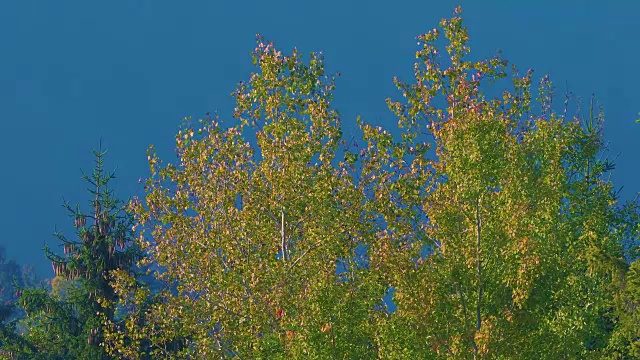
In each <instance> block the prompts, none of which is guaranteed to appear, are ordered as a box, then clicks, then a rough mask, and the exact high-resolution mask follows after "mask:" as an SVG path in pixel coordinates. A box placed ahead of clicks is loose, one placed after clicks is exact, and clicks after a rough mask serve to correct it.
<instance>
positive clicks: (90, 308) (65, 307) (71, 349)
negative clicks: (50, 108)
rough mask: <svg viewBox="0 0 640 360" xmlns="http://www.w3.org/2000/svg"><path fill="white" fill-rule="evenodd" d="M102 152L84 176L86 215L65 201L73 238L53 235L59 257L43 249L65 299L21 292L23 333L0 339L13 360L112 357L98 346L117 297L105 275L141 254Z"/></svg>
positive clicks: (42, 292)
mask: <svg viewBox="0 0 640 360" xmlns="http://www.w3.org/2000/svg"><path fill="white" fill-rule="evenodd" d="M105 153H106V151H102V149H100V150H98V151H94V155H95V158H96V160H95V167H94V169H93V172H92V173H91V174H89V175H85V174H83V179H84V180H85V181H86V182H87V183H88V184H89V186H90V187H89V189H88V191H89V193H90V194H91V200H90V211H89V212H87V213H85V212H82V211H81V209H80V206H76V207H72V206H71V205H70V204H69V203H68V202H66V201H65V203H64V207H65V209H66V210H67V211H69V213H70V216H71V217H72V219H73V224H74V227H75V229H76V235H77V236H76V237H75V238H74V239H70V238H68V237H67V236H65V235H63V234H62V233H61V232H58V231H57V232H55V236H56V238H57V239H58V241H59V245H60V246H61V247H62V249H63V251H62V254H58V253H57V252H55V251H53V250H52V249H50V248H49V247H45V249H44V251H45V254H46V256H47V258H48V259H49V260H51V261H52V267H53V270H54V273H55V274H56V277H57V278H58V280H60V281H66V282H67V284H66V287H65V290H66V291H65V292H64V294H65V295H64V296H61V294H60V293H50V292H49V291H48V290H47V289H44V288H25V289H22V294H21V297H20V300H19V304H20V307H21V308H22V309H23V310H24V311H25V313H26V318H25V319H24V320H23V324H24V326H25V328H26V331H25V334H24V336H23V337H18V336H17V335H16V334H15V333H12V334H10V332H6V333H5V335H7V336H6V337H5V338H4V339H3V340H4V341H6V342H7V345H6V349H9V350H7V352H10V353H12V356H13V357H14V358H19V359H20V358H35V359H109V358H111V357H110V356H108V355H107V353H106V352H105V351H104V348H103V347H101V343H102V342H103V335H102V324H103V322H104V319H105V318H106V319H111V320H113V319H114V318H115V316H116V308H115V307H114V304H115V300H116V299H117V294H116V293H115V292H114V290H113V288H112V287H111V286H110V284H109V281H110V280H109V272H110V271H112V270H116V269H119V270H122V271H126V272H133V271H134V263H135V261H136V260H138V259H139V256H140V251H139V248H138V247H136V246H135V244H134V243H132V241H131V239H132V230H131V227H132V218H131V216H130V215H129V214H127V213H126V212H125V211H124V206H123V203H122V202H121V201H120V200H118V199H116V198H115V197H114V195H113V190H111V189H110V188H109V182H110V181H111V180H113V179H114V178H115V175H114V173H106V172H105V170H104V155H105Z"/></svg>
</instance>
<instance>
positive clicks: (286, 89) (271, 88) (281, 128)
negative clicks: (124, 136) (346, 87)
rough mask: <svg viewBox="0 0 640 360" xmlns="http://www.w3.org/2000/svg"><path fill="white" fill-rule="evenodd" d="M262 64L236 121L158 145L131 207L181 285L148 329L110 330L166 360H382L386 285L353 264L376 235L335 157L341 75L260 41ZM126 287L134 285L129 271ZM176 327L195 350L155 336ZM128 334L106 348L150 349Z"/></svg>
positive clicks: (149, 246)
mask: <svg viewBox="0 0 640 360" xmlns="http://www.w3.org/2000/svg"><path fill="white" fill-rule="evenodd" d="M253 60H254V63H255V64H256V65H257V66H258V67H259V68H260V72H259V73H255V74H253V75H252V76H251V80H250V81H249V83H247V84H244V83H241V84H240V85H239V87H238V90H237V92H235V93H234V95H235V97H236V100H237V107H236V114H235V117H236V119H238V121H237V122H236V123H235V125H231V126H228V127H227V128H223V127H221V126H220V125H219V124H218V122H217V120H216V119H212V118H207V119H205V120H202V121H201V123H200V125H198V126H199V128H195V127H193V124H188V125H187V127H186V128H185V129H183V130H181V131H180V132H179V133H178V135H177V136H176V146H177V152H178V157H179V164H177V165H172V164H168V165H166V166H164V165H162V163H161V161H160V160H159V159H158V158H157V156H156V155H155V153H154V152H153V149H151V150H150V153H149V164H150V167H151V174H152V177H151V179H150V180H149V181H148V182H147V186H148V188H147V189H148V190H147V195H146V199H145V201H144V203H143V202H142V201H136V202H133V204H132V207H133V209H134V212H135V214H136V219H137V221H138V224H137V226H139V227H141V228H142V229H143V232H144V234H143V236H142V237H141V238H140V243H141V244H143V247H144V248H145V250H147V251H149V253H150V255H151V257H150V259H149V260H151V261H154V262H157V265H158V266H159V270H158V271H156V275H157V276H158V277H159V278H160V279H162V280H164V281H166V282H167V283H169V284H175V290H176V291H175V292H174V293H166V294H165V300H164V301H161V302H158V303H156V304H155V305H154V306H152V307H151V308H146V310H145V314H144V318H145V321H144V325H143V326H142V327H140V328H139V330H138V331H137V333H138V334H145V335H135V334H132V333H126V332H121V333H120V334H118V333H115V334H113V339H114V340H115V339H122V338H127V339H134V338H137V339H142V338H147V339H151V341H152V343H155V346H151V347H150V348H151V349H152V351H153V356H155V357H167V358H169V357H171V356H175V357H188V356H195V357H199V358H231V357H237V358H269V359H273V358H301V357H305V358H307V357H308V358H333V357H336V356H347V357H353V358H355V357H358V358H373V357H375V353H376V351H375V347H374V346H373V344H372V341H371V340H372V324H371V317H370V314H371V313H372V312H373V311H374V306H375V305H378V304H379V303H380V298H381V297H382V295H383V294H384V291H385V290H386V287H382V286H379V284H375V283H371V282H367V281H365V279H367V276H368V275H367V274H366V272H365V271H364V269H363V268H362V266H361V264H360V265H358V263H357V261H356V260H355V259H354V256H355V254H356V249H357V247H358V245H359V244H360V243H364V242H366V241H365V240H366V237H367V236H368V234H369V233H370V231H369V229H368V225H367V223H366V222H362V221H361V220H362V219H361V211H360V209H361V205H360V204H361V203H362V201H363V199H362V194H361V193H360V192H359V191H358V189H357V188H356V187H355V185H354V183H353V179H352V177H351V175H349V174H350V172H351V168H352V166H351V165H350V164H349V163H348V162H347V161H338V160H339V158H338V153H339V149H340V148H339V145H340V140H341V135H342V134H341V127H340V121H339V118H338V114H337V112H336V111H335V110H333V109H332V108H331V106H330V101H331V98H332V91H333V89H334V79H333V78H332V77H327V76H325V75H324V65H323V61H322V57H321V55H320V54H311V56H310V60H309V63H308V65H307V64H305V63H304V62H303V61H302V57H301V55H300V54H299V53H298V52H297V50H294V51H293V54H292V55H290V56H283V55H282V54H281V52H279V51H277V50H276V49H274V47H273V45H272V44H271V43H266V42H265V41H264V40H263V39H262V38H260V37H258V46H257V48H256V49H255V51H254V53H253ZM253 136H255V141H256V142H257V146H256V147H255V148H253V147H252V146H251V145H250V144H249V142H247V140H248V138H251V137H253ZM247 137H248V138H247ZM118 284H119V286H120V287H118V291H119V292H120V291H123V292H124V291H125V289H131V288H130V287H128V285H127V284H131V281H130V280H129V279H127V278H126V276H125V277H121V278H120V281H119V282H118ZM131 294H132V296H131V297H130V303H134V304H140V301H139V300H138V301H136V295H135V292H131ZM142 298H144V296H142ZM136 308H144V307H143V306H136ZM136 313H139V312H136ZM130 323H132V324H133V323H136V321H134V320H133V319H132V320H131V322H130ZM178 323H179V324H181V325H177V324H178ZM176 335H178V336H180V337H182V338H184V339H188V342H187V343H188V344H187V346H186V347H184V348H182V349H180V350H179V351H176V352H174V353H170V352H167V351H165V349H164V348H163V347H161V346H158V345H157V344H159V343H162V342H164V341H166V340H167V337H168V338H169V339H170V338H172V337H174V336H176ZM126 342H128V343H129V344H130V346H128V347H127V346H121V345H120V344H119V343H118V341H113V342H112V343H110V344H108V347H110V349H112V351H113V353H114V354H118V355H119V356H121V357H127V358H141V357H142V354H140V352H139V351H137V349H139V342H136V341H125V343H126Z"/></svg>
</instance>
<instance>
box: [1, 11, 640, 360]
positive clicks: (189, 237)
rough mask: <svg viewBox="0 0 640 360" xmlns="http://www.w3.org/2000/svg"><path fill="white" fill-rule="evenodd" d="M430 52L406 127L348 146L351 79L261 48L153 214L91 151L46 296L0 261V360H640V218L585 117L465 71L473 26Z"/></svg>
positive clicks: (148, 183)
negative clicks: (345, 104)
mask: <svg viewBox="0 0 640 360" xmlns="http://www.w3.org/2000/svg"><path fill="white" fill-rule="evenodd" d="M417 41H418V47H417V50H416V52H415V66H414V75H415V77H414V78H413V79H397V78H396V79H394V82H395V85H396V86H397V89H398V92H397V96H396V98H390V99H387V100H386V102H387V105H388V107H389V109H390V111H391V112H392V114H393V116H394V117H395V119H397V124H396V123H389V124H385V126H377V125H375V126H374V125H372V124H370V123H368V122H367V121H366V120H364V119H360V118H358V119H357V126H358V129H357V131H355V135H353V136H351V135H345V129H344V128H343V125H342V119H341V118H340V115H339V112H338V109H335V108H334V107H333V106H332V100H333V92H334V90H335V87H336V78H337V77H338V76H339V74H327V73H326V72H325V67H324V60H323V57H322V55H321V54H320V53H311V54H310V55H308V56H303V55H302V54H301V53H300V52H298V50H296V49H294V50H293V51H292V52H291V53H290V54H283V53H282V52H281V51H279V50H278V49H277V48H276V47H275V45H274V44H273V43H272V42H269V41H267V40H265V39H263V38H262V37H260V36H258V38H257V41H256V47H255V49H254V50H253V52H252V59H253V63H254V65H255V68H256V70H255V72H254V73H252V74H251V75H250V77H249V78H248V80H247V81H244V82H240V83H239V84H238V86H237V89H236V90H235V91H234V92H233V93H232V96H233V97H234V99H235V109H234V115H233V118H230V119H221V118H219V117H217V116H214V115H209V114H207V116H206V117H205V118H204V119H201V120H198V121H196V120H187V121H185V122H184V124H183V126H182V127H181V128H180V130H179V131H178V133H177V134H176V136H175V150H176V154H177V158H176V160H175V161H173V162H170V161H166V159H165V160H163V159H160V158H159V156H158V155H157V154H156V152H155V151H154V149H153V147H151V148H150V149H149V150H148V153H147V159H148V164H149V174H148V176H146V177H145V179H144V180H143V181H144V182H145V188H144V195H143V196H139V197H135V196H134V197H132V198H131V199H129V200H127V201H123V200H121V199H119V198H118V197H116V195H115V194H114V193H113V190H112V188H110V187H109V182H110V180H112V179H113V177H114V176H115V175H114V174H113V173H110V172H108V171H106V170H105V163H104V161H105V157H104V155H105V152H104V151H102V149H100V150H98V151H95V159H96V164H95V167H94V169H93V171H92V172H90V173H87V174H86V175H85V176H84V179H85V181H86V182H87V183H88V184H89V193H88V194H87V195H88V198H89V200H90V201H89V206H88V207H86V208H85V207H83V206H75V205H73V204H65V208H66V210H67V211H68V212H69V214H70V219H71V221H72V222H73V225H74V228H75V229H76V231H75V233H74V234H72V235H70V234H62V233H57V234H56V237H57V244H59V245H60V247H54V248H45V253H46V255H47V257H48V258H49V259H50V260H51V262H52V266H53V269H54V272H55V274H56V277H55V278H54V279H53V280H52V281H51V282H50V286H45V285H43V283H42V282H39V281H38V280H37V279H35V278H34V277H33V276H29V272H21V271H19V270H18V267H17V265H16V264H15V263H11V262H8V261H5V259H4V256H3V254H2V253H0V270H3V271H2V272H1V274H2V276H3V277H2V278H0V281H2V282H1V283H0V299H1V300H2V301H3V303H2V304H0V305H1V307H0V358H5V359H640V262H638V261H637V259H638V249H639V247H638V245H639V241H638V240H639V239H638V238H639V235H640V225H639V224H640V223H639V220H640V218H639V211H638V202H637V201H636V200H635V199H634V200H632V201H626V202H623V201H621V200H620V199H619V197H618V192H617V190H618V189H617V188H616V186H615V185H614V184H613V183H612V181H611V180H610V176H609V174H610V172H611V170H612V169H613V167H614V164H613V162H612V161H609V160H607V153H606V146H605V142H604V140H603V130H604V115H603V112H602V111H601V109H599V107H598V106H597V103H596V102H595V100H594V99H592V100H591V101H590V102H587V103H588V105H587V106H586V107H585V108H583V109H578V110H574V108H575V101H574V100H575V99H572V98H571V97H569V96H565V95H564V94H558V93H557V92H555V91H554V87H553V85H552V83H551V81H550V79H549V78H548V77H547V76H542V77H536V75H534V72H533V71H531V70H529V71H526V72H519V71H518V70H517V69H516V67H515V66H511V64H508V63H507V61H506V60H505V59H503V58H501V57H500V56H496V57H492V58H488V59H484V60H472V59H471V58H472V53H471V50H470V48H469V44H468V42H469V36H468V32H467V29H466V27H465V26H464V25H463V21H462V18H461V10H460V8H456V9H455V11H454V14H453V16H452V17H451V18H449V19H443V20H442V21H441V23H440V24H439V27H438V28H434V29H433V30H431V31H429V32H428V33H426V34H423V35H420V36H418V37H417ZM407 55H409V56H410V55H411V54H407ZM552 104H553V105H552ZM141 156H144V154H141ZM5 268H6V269H9V270H7V271H4V269H5ZM4 274H9V275H7V276H4ZM25 274H26V275H25ZM389 294H391V295H392V296H391V297H389Z"/></svg>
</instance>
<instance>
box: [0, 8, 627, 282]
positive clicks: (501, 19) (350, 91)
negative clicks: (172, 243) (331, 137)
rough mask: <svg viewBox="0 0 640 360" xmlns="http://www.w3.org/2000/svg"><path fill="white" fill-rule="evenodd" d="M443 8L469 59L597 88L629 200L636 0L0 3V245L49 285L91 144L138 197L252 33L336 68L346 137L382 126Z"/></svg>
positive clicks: (208, 106) (226, 103) (243, 58)
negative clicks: (459, 10) (157, 160)
mask: <svg viewBox="0 0 640 360" xmlns="http://www.w3.org/2000/svg"><path fill="white" fill-rule="evenodd" d="M456 4H462V5H463V11H464V13H463V16H464V19H465V22H466V25H467V26H468V27H469V29H470V36H471V46H472V56H474V57H477V58H480V57H485V56H490V55H493V54H495V52H496V50H498V49H500V50H502V51H503V54H504V56H505V57H506V58H508V59H509V60H510V61H511V62H513V63H515V64H517V65H518V67H519V68H520V69H521V70H523V71H526V69H528V68H533V69H535V70H536V72H535V75H536V76H542V75H543V74H544V73H547V72H549V73H550V74H551V79H552V80H553V81H554V82H555V84H556V85H557V86H558V90H560V91H563V90H564V88H565V84H568V86H569V89H570V90H571V91H573V92H574V93H576V94H577V95H580V96H582V97H584V98H585V100H586V99H588V97H589V96H590V94H591V93H595V94H596V96H597V98H598V99H599V100H600V102H601V103H602V105H603V106H604V110H605V113H606V115H607V119H608V122H607V124H606V128H605V130H606V134H607V135H606V138H607V140H608V141H609V142H610V145H609V147H610V150H611V151H610V155H611V156H615V155H616V154H617V153H618V152H620V151H622V154H621V155H620V157H618V158H617V160H616V163H617V168H616V170H615V171H614V172H613V179H614V181H615V182H616V184H617V185H618V186H624V190H623V191H622V195H623V198H625V199H628V198H630V197H632V196H634V194H635V193H636V192H637V191H638V190H640V186H638V181H637V179H638V177H639V176H638V175H639V174H640V170H638V157H639V155H640V147H638V145H636V143H635V142H634V140H635V139H637V138H638V134H639V133H640V124H635V123H634V121H633V120H635V119H636V118H637V116H636V115H637V113H638V112H639V111H640V102H638V101H637V100H638V99H639V98H640V73H639V72H638V71H637V63H638V57H639V55H640V47H639V46H638V36H639V35H640V26H639V25H640V20H638V14H640V2H634V1H625V0H619V1H615V0H609V1H570V0H563V1H558V0H555V1H507V0H504V1H471V0H469V1H461V2H454V1H445V0H438V1H435V0H432V1H428V0H421V1H398V2H392V1H384V2H381V1H360V2H355V1H344V0H342V1H335V0H327V1H313V2H312V1H300V0H297V1H212V0H208V1H196V0H189V1H179V2H176V1H166V0H126V1H122V0H121V1H108V2H105V1H101V2H95V1H80V0H74V1H69V0H61V1H33V0H20V1H2V2H0V34H2V40H1V41H0V154H1V155H0V158H1V159H2V173H1V174H2V175H1V176H0V189H2V203H1V205H0V228H2V229H3V231H2V233H1V234H0V245H3V246H5V247H6V248H7V256H8V257H9V258H14V259H16V260H18V261H19V262H21V263H31V264H34V265H36V267H37V269H38V271H39V272H40V274H41V275H44V276H50V275H51V274H52V272H51V267H50V264H49V263H48V262H47V261H46V260H45V258H44V254H43V252H42V251H41V248H42V246H43V244H44V242H45V241H46V242H48V243H49V244H54V243H55V242H54V238H53V237H52V236H51V233H52V232H53V230H54V227H55V226H58V228H59V229H63V230H64V231H65V232H66V233H67V234H69V235H71V233H72V228H71V227H70V225H71V222H70V221H69V219H68V218H67V214H66V213H65V210H64V209H63V208H62V207H61V203H62V197H63V196H64V197H65V198H66V199H68V200H70V201H71V202H73V203H76V202H80V203H81V205H83V206H84V205H86V201H87V200H88V197H87V193H86V191H85V184H84V183H83V182H82V181H81V180H80V171H79V169H80V168H82V169H85V170H86V171H90V170H91V168H92V165H93V163H92V161H93V159H92V155H91V150H92V149H93V148H95V147H96V146H97V145H98V140H99V138H100V137H101V136H102V138H103V143H104V145H105V146H106V147H108V148H109V151H110V152H109V155H108V156H107V167H108V168H110V169H113V168H117V174H118V177H119V179H118V180H117V182H116V183H115V185H116V191H117V194H119V195H120V196H121V197H123V198H127V197H129V196H130V195H133V194H139V193H140V191H141V188H140V185H138V184H137V179H138V178H139V177H145V176H147V174H148V168H147V164H146V155H145V151H146V149H147V147H148V146H149V144H155V145H156V147H157V148H158V150H159V153H160V155H161V156H162V157H163V158H164V159H167V160H172V159H173V156H172V154H173V148H174V142H173V137H174V134H175V132H176V131H177V129H178V126H179V125H180V122H181V119H182V118H183V117H185V116H193V117H194V118H200V117H203V116H204V114H205V113H206V112H207V111H218V112H219V113H220V114H221V116H222V118H223V119H224V118H225V117H229V116H230V114H231V113H232V109H233V99H232V98H231V97H230V96H229V93H230V92H231V91H233V90H234V88H235V84H236V83H237V82H238V81H240V80H246V79H248V76H249V74H250V72H251V71H253V70H254V69H253V68H252V65H251V60H250V57H249V55H248V54H249V52H250V51H251V50H252V49H253V47H254V44H255V43H254V39H255V34H256V33H260V34H262V35H264V36H265V37H266V38H268V39H271V40H274V41H275V42H276V46H277V47H279V48H282V49H283V50H285V51H289V50H290V49H292V48H293V47H294V46H295V47H298V48H299V49H300V50H301V51H302V52H303V53H308V52H310V51H317V50H322V51H323V53H324V54H325V60H326V63H327V68H328V70H329V71H332V72H333V71H340V72H341V73H342V77H341V78H340V79H339V81H338V84H337V86H338V88H337V91H336V100H335V102H334V105H335V107H336V108H337V109H338V110H339V111H340V112H341V114H342V119H343V123H344V124H345V126H346V127H347V128H348V127H353V126H355V117H356V115H359V114H360V115H362V116H363V118H364V119H365V120H368V121H372V122H376V123H388V124H394V123H395V122H396V119H395V118H394V116H393V115H392V114H391V113H390V112H389V111H388V110H387V109H386V106H385V103H384V99H385V98H387V97H389V96H392V97H395V98H397V97H398V96H399V94H398V93H397V92H395V89H394V86H393V83H392V78H393V76H394V75H398V76H399V77H400V78H401V79H405V80H410V79H411V76H412V63H413V60H414V52H415V50H416V42H415V36H417V35H419V34H421V33H424V32H426V31H427V30H429V29H431V28H433V27H435V26H437V23H438V22H439V20H440V19H441V18H443V17H449V16H450V14H451V12H452V9H453V8H454V6H455V5H456ZM561 95H562V94H561ZM585 103H586V101H585Z"/></svg>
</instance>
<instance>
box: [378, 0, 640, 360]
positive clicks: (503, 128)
mask: <svg viewBox="0 0 640 360" xmlns="http://www.w3.org/2000/svg"><path fill="white" fill-rule="evenodd" d="M459 13H460V9H459V8H458V9H456V15H455V16H454V17H453V18H452V19H450V20H443V21H442V22H441V24H440V25H441V27H442V31H440V30H438V29H434V30H433V31H430V32H429V33H427V34H425V35H422V36H420V37H418V39H419V44H420V45H421V47H422V48H421V49H420V50H419V51H418V52H417V53H416V58H417V59H418V62H417V63H416V65H415V77H416V81H415V83H413V84H405V83H402V82H400V81H396V83H397V85H398V88H399V89H400V90H401V91H402V94H403V96H404V97H405V99H406V102H392V101H389V104H390V107H391V109H392V110H394V111H395V112H396V114H397V115H398V116H399V118H400V124H401V125H406V126H408V127H409V128H411V127H412V126H415V124H422V125H423V129H425V128H426V129H427V131H428V132H429V134H430V135H432V136H433V138H434V142H435V145H436V157H435V158H434V159H433V160H432V161H431V162H430V166H431V168H432V169H433V177H432V179H431V181H430V182H429V183H427V184H426V186H427V187H428V189H429V190H428V192H427V194H426V196H425V197H424V198H423V200H422V204H421V207H420V208H421V210H422V211H423V213H424V217H425V219H426V224H425V227H424V233H423V234H422V236H421V237H422V238H424V239H428V241H426V242H425V245H428V251H425V249H422V248H420V247H415V246H404V247H399V249H407V253H406V254H405V256H404V257H402V256H396V258H395V259H393V260H392V261H390V262H389V264H388V265H387V266H389V267H391V268H390V269H389V270H388V271H386V273H388V274H390V277H391V279H392V281H393V286H394V288H395V290H396V292H395V296H394V301H395V302H396V303H397V305H398V311H397V312H396V313H394V314H393V316H392V317H391V320H390V322H389V325H388V326H387V327H386V329H387V330H386V331H385V336H384V337H383V339H384V341H385V344H387V345H386V346H387V347H389V348H390V349H391V350H390V351H392V352H390V353H389V354H393V355H389V357H391V358H393V357H396V356H398V355H397V354H398V353H399V352H401V351H402V350H401V349H403V348H402V347H405V349H406V348H408V349H410V350H409V351H412V354H413V355H412V356H410V357H421V356H424V354H428V353H431V354H432V355H431V356H433V357H441V358H449V357H454V358H474V359H476V358H485V357H488V358H549V359H550V358H588V357H589V356H596V355H595V354H600V353H601V352H602V351H604V350H603V349H604V348H605V347H606V345H607V339H608V336H609V335H610V329H607V327H606V326H604V325H603V324H602V322H603V320H606V319H608V313H609V311H610V308H611V304H612V301H613V295H612V294H613V293H614V291H615V286H614V285H613V284H614V283H616V282H617V280H618V279H619V278H620V276H621V274H622V273H623V272H624V269H625V267H626V262H625V259H624V257H623V251H622V246H621V244H622V242H624V241H625V240H628V236H637V234H631V233H630V232H629V230H630V229H634V228H635V226H636V224H637V220H636V219H632V218H630V217H628V216H627V214H628V213H637V206H636V204H635V203H631V204H628V205H626V206H619V205H617V202H616V196H615V193H614V192H613V186H612V184H611V183H610V182H609V181H608V179H607V178H605V177H604V175H605V173H606V171H608V170H610V169H611V168H612V166H611V163H609V162H607V161H600V160H598V157H599V155H600V154H601V152H602V149H603V141H602V132H601V125H602V117H601V116H597V115H596V114H594V112H593V107H592V109H591V110H592V111H591V116H590V117H589V118H587V119H580V118H575V119H574V121H567V120H566V119H565V116H564V115H557V114H555V113H553V112H552V111H551V97H552V95H553V93H552V85H551V83H550V82H549V81H548V78H547V77H544V78H543V79H542V81H541V82H540V95H539V97H538V99H537V100H538V101H537V104H536V103H534V102H532V96H531V93H530V85H531V75H532V72H531V71H529V72H527V74H526V75H525V76H523V77H520V76H518V75H517V72H514V78H513V84H514V90H513V91H511V92H509V91H505V92H504V94H503V97H502V98H501V99H487V98H486V97H485V95H484V93H483V92H482V89H483V87H484V86H485V84H487V83H489V84H490V83H492V82H493V81H494V80H497V79H500V78H504V77H505V76H507V74H506V71H505V69H506V67H507V62H506V61H504V60H502V59H500V58H499V57H496V58H492V59H488V60H486V61H479V62H472V61H469V60H467V59H466V58H467V55H468V53H469V52H470V49H469V47H468V45H467V44H468V40H469V37H468V34H467V30H466V28H464V27H463V25H462V19H461V18H460V17H459V16H458V15H457V14H459ZM441 34H444V36H445V38H446V41H447V43H448V45H447V46H446V52H447V56H448V58H449V59H448V60H447V61H445V62H444V63H445V64H444V65H443V60H442V59H441V56H440V51H439V49H438V48H437V44H438V41H439V39H440V37H441ZM449 60H450V61H449ZM514 69H515V68H514ZM440 96H442V98H440ZM437 104H446V109H441V108H439V107H438V106H437ZM535 105H537V106H535ZM398 159H399V158H398ZM391 184H394V183H391ZM399 186H400V187H401V188H402V187H403V185H402V184H400V185H399ZM387 189H389V191H388V193H389V194H392V189H393V188H392V186H391V185H388V186H387ZM390 197H391V195H388V196H387V197H385V199H384V201H381V204H380V206H379V207H378V209H379V211H380V212H384V211H387V212H391V211H392V210H389V209H391V208H392V206H389V203H391V204H394V205H395V206H396V207H399V208H402V207H404V206H406V205H407V204H409V205H413V206H415V202H408V201H396V202H394V201H393V200H391V199H388V198H390ZM387 221H388V222H390V220H387ZM405 235H406V234H404V233H403V232H397V233H395V234H391V235H390V240H389V241H391V242H394V241H395V242H400V243H403V242H406V241H405V240H404V239H405V237H406V236H405ZM407 245H411V244H407ZM425 252H426V253H427V255H424V253H425ZM415 259H418V260H417V261H416V260H415ZM407 335H409V336H407ZM421 354H422V355H421Z"/></svg>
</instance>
